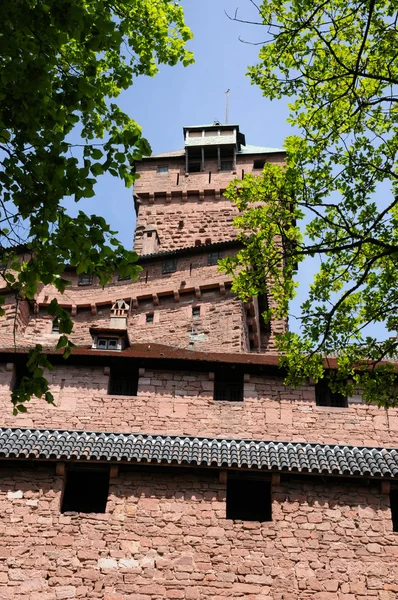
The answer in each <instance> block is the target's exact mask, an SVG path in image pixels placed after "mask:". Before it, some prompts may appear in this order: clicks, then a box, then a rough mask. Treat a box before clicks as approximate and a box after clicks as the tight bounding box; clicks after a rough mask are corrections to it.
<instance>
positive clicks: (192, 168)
mask: <svg viewBox="0 0 398 600" xmlns="http://www.w3.org/2000/svg"><path fill="white" fill-rule="evenodd" d="M188 173H200V162H194V163H189V165H188Z"/></svg>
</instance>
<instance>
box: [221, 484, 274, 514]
mask: <svg viewBox="0 0 398 600" xmlns="http://www.w3.org/2000/svg"><path fill="white" fill-rule="evenodd" d="M227 519H239V520H241V521H261V522H263V521H272V503H271V484H270V482H269V481H261V480H256V479H249V478H237V479H234V478H231V477H228V479H227Z"/></svg>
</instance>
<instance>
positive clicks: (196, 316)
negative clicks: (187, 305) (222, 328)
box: [192, 306, 200, 319]
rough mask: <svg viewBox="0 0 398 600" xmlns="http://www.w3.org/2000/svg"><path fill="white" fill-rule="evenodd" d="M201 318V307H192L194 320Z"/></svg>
mask: <svg viewBox="0 0 398 600" xmlns="http://www.w3.org/2000/svg"><path fill="white" fill-rule="evenodd" d="M199 317H200V306H193V307H192V318H193V319H199Z"/></svg>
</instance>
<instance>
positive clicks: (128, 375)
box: [108, 368, 138, 396]
mask: <svg viewBox="0 0 398 600" xmlns="http://www.w3.org/2000/svg"><path fill="white" fill-rule="evenodd" d="M137 392H138V369H130V368H125V369H111V375H110V378H109V389H108V394H109V395H110V396H136V395H137Z"/></svg>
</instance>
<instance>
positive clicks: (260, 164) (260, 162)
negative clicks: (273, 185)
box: [253, 158, 265, 169]
mask: <svg viewBox="0 0 398 600" xmlns="http://www.w3.org/2000/svg"><path fill="white" fill-rule="evenodd" d="M264 165H265V159H264V158H256V160H254V161H253V169H264Z"/></svg>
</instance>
